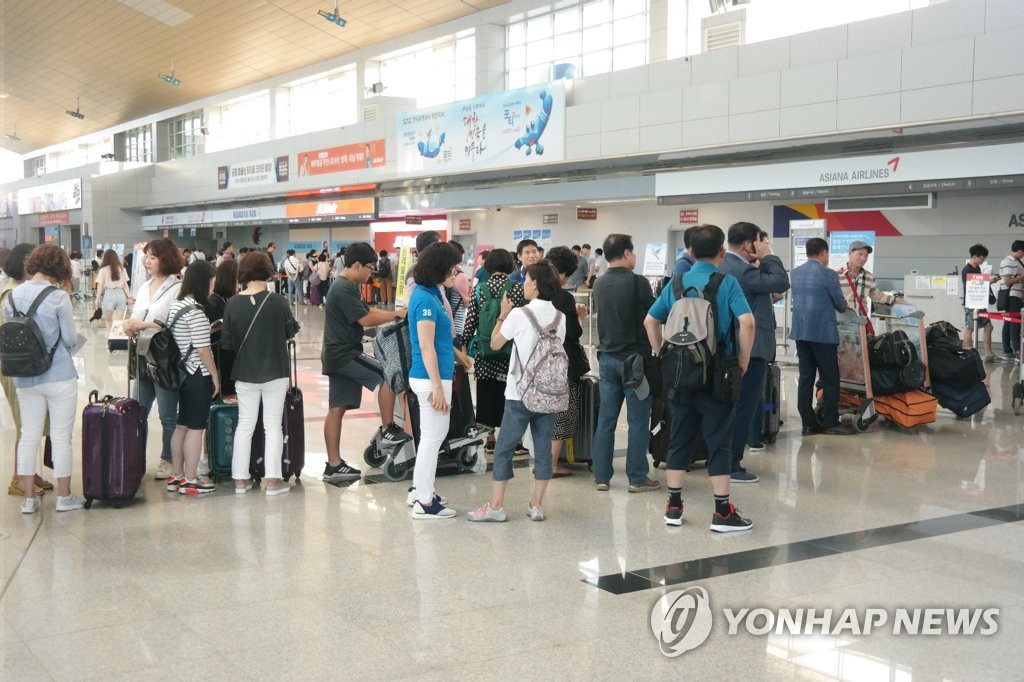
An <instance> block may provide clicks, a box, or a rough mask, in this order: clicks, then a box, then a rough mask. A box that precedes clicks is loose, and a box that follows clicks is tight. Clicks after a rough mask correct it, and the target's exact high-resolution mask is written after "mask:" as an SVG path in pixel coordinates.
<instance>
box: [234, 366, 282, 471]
mask: <svg viewBox="0 0 1024 682" xmlns="http://www.w3.org/2000/svg"><path fill="white" fill-rule="evenodd" d="M235 390H236V391H237V392H238V393H237V395H238V425H237V426H236V427H235V442H234V446H233V447H232V450H231V477H232V478H234V479H235V480H238V481H244V480H246V479H247V478H249V465H250V459H251V457H252V436H253V433H254V432H255V431H256V419H257V418H258V417H259V413H260V403H262V404H263V433H264V434H265V438H264V445H263V466H264V471H265V476H266V477H267V478H281V452H282V451H283V450H284V431H283V430H282V427H281V424H282V418H283V416H284V396H285V393H286V392H287V391H288V378H287V377H284V378H282V379H274V380H273V381H267V382H265V383H262V384H250V383H247V382H245V381H236V382H235Z"/></svg>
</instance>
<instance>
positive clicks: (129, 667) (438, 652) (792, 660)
mask: <svg viewBox="0 0 1024 682" xmlns="http://www.w3.org/2000/svg"><path fill="white" fill-rule="evenodd" d="M82 312H83V313H87V312H88V311H84V310H83V311H82ZM300 314H301V319H302V321H303V324H304V329H303V332H302V335H301V345H300V358H301V359H300V368H299V370H300V383H301V386H302V388H303V390H304V392H305V408H306V420H307V429H306V442H307V447H306V451H307V464H306V469H305V472H304V473H303V476H302V484H301V485H300V486H298V487H296V489H295V490H293V491H292V494H290V495H285V496H281V497H275V498H267V497H265V496H264V495H261V494H257V493H250V494H248V495H246V496H244V497H241V496H236V495H234V494H233V493H232V491H231V490H218V491H217V493H215V494H214V495H212V496H210V497H207V498H203V499H182V496H179V495H171V494H168V493H165V492H164V491H163V490H162V487H161V486H159V485H158V484H157V483H156V482H155V481H153V480H150V479H147V480H146V482H145V484H144V488H143V491H142V492H141V493H140V496H139V499H138V500H137V502H135V503H134V504H132V505H130V506H127V507H125V508H123V509H120V510H115V509H112V508H110V507H109V506H107V505H103V504H97V505H96V506H95V507H94V508H93V509H91V510H89V511H81V512H74V513H67V514H60V515H57V514H55V513H54V512H53V498H52V496H50V497H48V498H47V499H46V500H45V501H44V503H43V511H42V513H41V514H38V515H35V516H22V515H21V514H20V513H19V511H18V504H17V499H16V498H7V499H6V501H4V503H3V504H2V505H0V509H2V512H0V514H2V515H0V531H2V532H3V533H6V534H8V535H9V537H7V538H6V539H3V540H0V555H2V557H0V571H2V573H0V577H2V579H3V581H4V582H3V596H2V598H0V652H2V653H0V663H2V666H0V679H3V680H12V681H14V680H18V681H20V680H51V679H52V680H77V679H104V680H118V679H124V680H129V679H130V680H146V679H168V680H177V679H181V678H182V677H201V678H205V679H216V680H220V679H224V680H235V679H245V678H253V677H257V676H259V677H261V678H265V679H302V680H310V679H313V680H319V679H413V678H419V679H444V680H451V679H510V678H526V679H570V678H571V679H613V678H617V679H624V678H626V679H635V678H642V679H648V678H668V676H677V677H684V678H690V679H694V678H710V679H743V680H755V679H781V678H799V679H811V680H820V679H842V680H876V679H877V680H911V679H913V680H918V679H922V680H931V679H935V680H1002V679H1007V680H1021V679H1024V653H1022V652H1024V649H1022V647H1021V646H1020V643H1021V641H1024V615H1022V613H1024V609H1022V608H1021V607H1022V606H1024V577H1022V576H1024V523H1022V522H1021V521H1020V520H1019V519H1021V516H1022V512H1021V506H1020V505H1021V503H1022V502H1024V417H1015V416H1013V414H1012V413H1010V412H1009V410H1008V406H1007V405H1006V402H1008V398H1006V397H1005V396H1007V395H1008V391H1009V385H1010V382H1011V381H1016V380H1019V377H1018V376H1017V373H1016V369H1015V368H1013V367H1011V366H1008V365H1003V364H999V365H993V366H991V368H992V375H991V386H992V397H993V404H992V405H991V406H990V407H989V408H988V409H986V410H985V411H984V413H982V414H981V415H978V416H976V417H975V418H974V419H972V420H970V421H955V420H954V419H953V416H952V415H951V414H950V413H948V412H944V411H942V412H940V414H939V417H938V420H937V421H936V422H935V423H934V424H931V425H929V426H925V427H920V428H918V429H916V430H915V431H913V432H902V431H900V430H899V429H896V428H895V427H892V426H890V425H887V424H882V425H877V426H874V427H872V429H871V431H870V432H869V433H866V434H862V435H858V436H854V437H826V436H819V437H814V438H804V439H802V438H801V437H800V435H799V427H798V424H799V420H798V418H797V417H796V414H795V405H794V402H795V401H794V399H793V396H794V392H795V375H794V372H793V371H792V370H791V369H787V370H786V371H785V373H784V378H785V393H786V397H787V398H789V400H787V401H786V410H785V412H786V424H785V426H784V427H783V433H782V434H781V437H780V439H779V441H778V443H777V444H776V445H774V446H773V447H769V448H768V449H767V450H766V451H765V452H763V453H760V454H755V455H750V456H748V459H747V460H746V461H747V466H748V468H749V469H751V470H752V471H755V472H756V473H758V474H759V475H760V476H761V482H760V483H758V484H755V485H744V486H735V487H734V490H733V501H734V502H735V504H736V505H737V506H738V507H740V508H741V509H742V510H743V512H744V513H745V514H746V515H749V516H750V517H751V518H752V519H753V520H754V523H755V527H754V529H753V531H751V532H750V533H747V534H740V535H737V536H732V537H721V536H716V535H713V534H712V533H710V532H709V531H708V529H707V522H708V521H709V516H710V514H711V510H712V500H711V496H710V494H709V491H708V486H707V482H706V480H705V475H704V473H703V472H702V471H700V470H698V471H696V472H695V473H693V474H692V475H691V476H690V477H689V479H688V481H687V487H686V490H685V492H684V497H685V500H686V514H685V517H684V521H685V522H684V524H683V526H682V527H681V528H668V527H666V526H665V525H664V524H663V522H662V519H661V515H662V512H663V510H664V504H665V498H664V495H663V492H658V493H653V494H639V495H636V494H633V495H631V494H629V493H627V492H626V484H625V480H624V476H623V474H622V473H621V472H622V461H621V460H618V461H617V463H616V467H617V469H618V471H619V474H618V475H617V476H616V477H615V478H614V479H613V482H612V490H611V491H610V492H608V493H597V492H595V491H594V490H593V485H592V480H591V478H590V477H589V476H588V474H587V471H586V468H585V467H578V468H577V469H576V472H575V475H574V476H572V477H570V478H566V479H560V480H557V481H555V482H554V483H553V484H552V485H551V487H550V489H549V494H548V498H547V502H546V505H545V509H546V511H547V515H548V520H547V521H546V522H544V523H531V522H529V521H528V520H527V518H526V515H525V508H526V500H527V497H528V491H529V480H528V479H529V476H528V473H527V472H528V470H527V469H525V468H521V469H517V473H518V474H519V478H518V480H516V481H515V482H513V483H512V485H511V489H510V495H509V509H510V511H511V512H512V513H511V514H510V521H509V522H508V523H506V524H489V525H478V524H469V523H466V522H465V521H464V520H463V519H461V518H460V519H456V520H452V521H447V522H436V523H420V522H414V521H412V520H410V519H409V518H408V516H407V512H408V510H407V508H406V506H405V494H406V487H407V484H404V483H391V482H380V483H377V482H374V483H373V484H368V483H367V482H360V483H356V484H354V485H351V486H348V487H340V488H339V487H334V486H330V485H325V484H323V483H322V482H321V481H320V480H319V474H320V473H321V472H322V470H323V462H324V460H325V454H324V449H323V445H322V441H323V439H322V434H321V421H322V416H323V414H324V412H325V409H326V406H325V398H326V383H325V381H324V379H323V377H321V376H320V375H319V361H318V355H319V345H318V343H317V341H318V339H319V335H320V331H321V324H322V323H321V319H322V318H321V313H320V311H318V310H314V309H309V308H302V309H301V310H300ZM87 333H88V334H89V336H90V339H91V341H92V343H90V344H89V345H88V346H87V347H86V348H85V349H84V350H83V352H82V357H81V364H80V371H81V376H82V379H81V381H80V385H81V391H80V399H81V400H82V401H84V400H85V397H86V395H87V394H88V392H89V391H90V390H92V389H93V388H95V387H98V388H100V389H101V393H123V392H124V388H123V386H124V384H125V369H124V363H125V357H124V355H108V353H107V352H106V349H105V344H104V343H103V340H104V336H103V333H102V330H100V329H89V330H88V332H87ZM374 405H375V402H374V401H372V400H367V401H366V402H365V403H364V407H365V408H367V409H366V411H365V412H364V413H361V414H357V415H353V418H352V419H351V420H349V421H347V422H346V424H345V427H344V431H343V435H344V437H343V443H344V446H343V450H344V453H345V454H346V456H347V457H348V458H349V459H350V461H352V462H353V463H354V464H357V465H361V459H362V457H361V455H362V451H363V449H364V447H365V444H366V443H367V441H368V439H369V436H370V434H371V433H372V431H373V430H374V428H375V426H376V419H375V415H374V414H373V412H372V410H373V409H374ZM621 421H622V422H623V423H624V417H623V419H622V420H621ZM155 423H156V422H155V418H154V425H155ZM152 431H153V438H152V439H151V443H150V446H151V447H150V453H151V456H150V460H151V461H152V462H153V464H154V465H155V459H156V432H157V429H155V428H154V429H152ZM619 436H620V437H619V443H620V444H621V443H624V440H625V438H624V436H625V433H624V430H623V431H620V434H619ZM0 441H2V443H3V445H2V446H0V470H2V471H10V470H11V469H12V457H13V445H12V441H13V429H12V425H11V422H10V415H9V413H8V411H7V410H6V408H2V409H0ZM77 448H78V444H77V442H76V450H77ZM364 472H365V473H370V474H378V475H379V473H380V472H378V471H370V470H367V469H365V468H364ZM79 474H80V468H78V467H77V463H76V471H75V478H74V479H73V480H74V486H75V488H76V489H80V483H79ZM653 476H654V477H656V478H660V479H663V474H662V473H654V474H653ZM379 478H380V477H379V476H375V477H374V480H375V481H376V480H378V479H379ZM4 480H5V481H6V479H4ZM438 487H439V491H440V492H441V493H443V494H445V495H447V496H448V497H449V499H450V500H451V504H452V506H454V507H455V508H456V509H458V510H459V511H460V512H465V511H469V510H470V509H472V508H474V507H475V506H477V505H479V504H481V503H483V502H484V501H485V500H486V498H487V495H488V491H489V487H490V481H489V478H488V477H487V476H486V475H474V474H463V475H457V476H447V477H443V478H440V479H439V483H438ZM996 508H1005V509H1003V510H1002V511H998V512H991V513H987V514H983V513H979V514H969V513H970V512H978V511H979V510H991V509H996ZM945 517H950V518H948V519H945V520H941V521H940V519H944V518H945ZM927 519H932V520H933V521H931V522H929V523H925V524H920V523H918V522H920V521H922V520H927ZM965 519H966V521H965ZM950 524H960V525H956V526H950ZM893 526H897V528H892V527H893ZM962 527H966V528H973V529H972V530H956V531H955V532H947V531H949V530H950V529H954V528H962ZM873 529H883V530H873ZM833 536H841V537H833ZM880 537H882V538H885V543H881V544H880V543H879V542H878V540H877V539H878V538H880ZM826 538H827V539H826ZM822 548H825V549H826V551H821V550H822ZM819 554H820V555H821V556H819ZM808 556H811V557H819V558H807V557H808ZM701 559H703V560H704V561H695V560H701ZM750 561H755V562H760V563H757V564H756V566H761V567H754V566H753V565H751V564H750ZM684 562H692V563H690V564H684ZM679 564H684V565H683V566H679ZM740 569H743V570H740ZM747 569H749V570H747ZM692 570H696V571H697V573H696V574H694V575H698V576H699V578H698V579H697V580H695V581H692V582H686V583H680V584H672V585H670V586H669V587H662V585H661V582H660V581H662V580H663V579H664V580H669V581H670V582H673V583H675V582H676V581H677V580H679V579H680V578H679V576H680V575H682V576H684V577H685V576H689V575H691V573H689V572H687V571H692ZM602 576H603V577H604V580H606V581H611V582H614V580H615V577H616V576H619V577H620V578H621V577H627V578H628V579H630V580H634V579H640V580H641V582H640V583H639V584H637V585H634V587H636V588H637V589H636V591H630V592H626V593H623V594H615V593H613V592H611V591H608V590H606V589H601V588H600V587H597V586H595V584H597V585H600V584H601V583H602V581H601V580H599V578H601V577H602ZM619 582H621V579H620V580H619ZM694 585H699V586H701V587H702V588H704V589H705V590H707V592H708V594H709V596H710V603H711V606H712V609H713V613H714V627H713V630H712V632H711V636H710V638H709V639H708V640H707V641H706V642H705V643H704V644H703V645H702V646H700V647H698V648H696V649H694V650H692V651H688V652H686V653H684V654H683V655H682V656H680V657H678V658H667V657H664V656H662V654H661V653H660V651H659V644H658V640H657V639H655V637H654V636H653V635H652V630H651V610H652V607H653V606H654V605H655V603H656V602H657V601H658V600H659V598H660V597H661V596H662V595H663V594H664V593H667V592H670V591H672V590H677V589H686V588H689V587H692V586H694ZM762 607H763V608H766V609H769V610H771V611H778V610H779V609H783V608H789V609H796V608H816V609H819V610H822V609H826V608H831V609H834V610H836V612H837V613H838V611H839V610H840V609H843V608H846V607H854V608H857V609H860V610H861V611H863V609H865V608H869V607H870V608H883V609H887V610H890V611H894V610H895V609H897V608H924V607H941V608H947V607H948V608H959V607H968V608H992V607H994V608H998V609H1000V616H999V619H998V624H999V629H998V632H997V634H995V635H994V636H978V635H975V636H972V637H953V636H949V635H942V636H922V635H919V636H906V635H893V634H892V632H891V629H889V630H885V629H880V630H875V631H874V632H872V633H870V634H855V633H851V632H850V631H846V632H844V633H839V634H834V635H831V636H829V635H821V634H818V635H788V634H771V635H762V636H755V635H752V634H749V633H748V632H747V631H746V630H745V629H743V628H742V627H741V629H740V634H735V635H730V634H728V624H727V622H726V619H725V618H724V617H721V615H720V614H721V613H722V609H724V608H731V609H734V610H736V609H741V608H749V609H755V608H762Z"/></svg>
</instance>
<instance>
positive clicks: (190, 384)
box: [177, 368, 213, 431]
mask: <svg viewBox="0 0 1024 682" xmlns="http://www.w3.org/2000/svg"><path fill="white" fill-rule="evenodd" d="M212 404H213V378H211V377H208V376H203V370H202V368H200V369H197V370H196V371H195V373H194V374H190V375H189V376H188V378H187V379H185V383H183V384H182V385H181V388H179V389H178V422H177V423H178V426H184V427H185V428H186V429H191V430H193V431H202V430H203V429H205V428H206V425H207V424H208V423H209V421H210V405H212Z"/></svg>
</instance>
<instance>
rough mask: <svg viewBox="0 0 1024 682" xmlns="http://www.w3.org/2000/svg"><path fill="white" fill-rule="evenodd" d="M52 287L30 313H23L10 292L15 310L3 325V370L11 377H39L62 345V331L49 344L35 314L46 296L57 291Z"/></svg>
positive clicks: (0, 328) (0, 354) (0, 337)
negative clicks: (50, 344) (34, 317)
mask: <svg viewBox="0 0 1024 682" xmlns="http://www.w3.org/2000/svg"><path fill="white" fill-rule="evenodd" d="M56 290H57V287H55V286H49V287H46V288H45V289H43V290H42V291H40V292H39V294H38V295H37V296H36V298H35V300H34V301H32V305H31V306H29V309H28V311H27V312H24V313H23V312H21V311H20V310H18V308H17V306H15V305H14V296H10V295H8V297H7V298H8V303H9V304H10V306H11V311H12V312H13V313H14V314H13V316H12V317H11V319H10V320H8V321H7V322H4V323H3V324H2V325H0V373H2V374H3V375H4V376H8V377H37V376H39V375H40V374H43V373H44V372H46V370H48V369H50V364H51V363H52V362H53V355H54V353H56V352H57V346H59V345H60V331H59V330H58V332H57V342H56V343H54V344H53V348H47V347H46V340H45V339H43V331H42V330H41V329H40V328H39V325H38V324H36V321H35V319H33V316H34V315H35V313H36V309H37V308H39V304H40V303H42V302H43V299H44V298H46V297H47V296H49V295H50V292H53V291H56Z"/></svg>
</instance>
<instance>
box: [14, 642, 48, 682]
mask: <svg viewBox="0 0 1024 682" xmlns="http://www.w3.org/2000/svg"><path fill="white" fill-rule="evenodd" d="M19 643H20V644H21V645H22V646H23V647H24V648H25V651H27V652H28V655H29V656H31V657H32V660H34V661H35V662H36V665H37V667H38V668H39V669H40V670H42V671H43V672H44V673H46V677H47V679H49V680H52V681H53V680H57V679H59V678H58V677H57V674H56V673H55V672H53V671H52V670H51V669H50V668H49V667H48V666H47V665H46V659H42V658H40V657H39V656H38V655H37V654H36V652H35V651H33V650H32V647H30V646H29V645H28V642H24V641H22V642H19ZM3 646H7V645H6V644H4V645H3Z"/></svg>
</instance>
